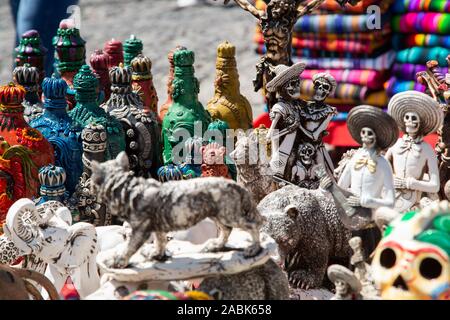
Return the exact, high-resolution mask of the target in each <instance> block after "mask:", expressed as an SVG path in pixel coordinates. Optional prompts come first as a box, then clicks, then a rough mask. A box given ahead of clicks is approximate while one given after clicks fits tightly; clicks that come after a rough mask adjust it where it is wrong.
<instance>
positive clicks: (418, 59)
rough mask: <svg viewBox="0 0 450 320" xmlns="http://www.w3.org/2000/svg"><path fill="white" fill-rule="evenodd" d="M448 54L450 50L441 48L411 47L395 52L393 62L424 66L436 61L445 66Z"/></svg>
mask: <svg viewBox="0 0 450 320" xmlns="http://www.w3.org/2000/svg"><path fill="white" fill-rule="evenodd" d="M449 22H450V21H449ZM449 54H450V49H446V48H441V47H433V48H423V47H413V48H408V49H404V50H402V51H399V52H397V57H396V59H395V61H396V62H401V63H413V64H425V63H427V61H429V60H437V61H438V62H439V65H446V64H447V60H446V58H447V56H448V55H449Z"/></svg>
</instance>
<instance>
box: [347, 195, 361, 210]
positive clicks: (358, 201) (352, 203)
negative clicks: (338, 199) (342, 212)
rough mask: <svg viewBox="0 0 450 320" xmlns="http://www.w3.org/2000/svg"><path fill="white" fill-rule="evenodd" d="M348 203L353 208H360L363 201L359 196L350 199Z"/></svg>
mask: <svg viewBox="0 0 450 320" xmlns="http://www.w3.org/2000/svg"><path fill="white" fill-rule="evenodd" d="M347 202H348V204H349V205H350V206H352V207H360V206H361V199H360V198H359V197H358V196H350V197H348V198H347Z"/></svg>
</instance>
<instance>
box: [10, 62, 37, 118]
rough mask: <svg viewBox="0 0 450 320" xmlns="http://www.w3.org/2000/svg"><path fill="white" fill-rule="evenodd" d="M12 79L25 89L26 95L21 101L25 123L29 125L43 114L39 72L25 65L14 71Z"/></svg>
mask: <svg viewBox="0 0 450 320" xmlns="http://www.w3.org/2000/svg"><path fill="white" fill-rule="evenodd" d="M13 77H14V81H15V82H16V83H17V84H19V85H21V86H22V87H24V88H25V91H26V93H25V99H24V101H23V106H24V108H25V110H24V112H23V116H24V118H25V121H26V122H28V123H30V121H31V120H33V119H35V118H36V117H39V116H40V115H41V114H42V112H43V110H42V101H41V98H40V86H39V83H40V82H41V81H42V79H40V78H39V70H38V69H37V68H36V67H32V66H31V65H29V64H28V63H25V64H23V65H22V66H20V67H16V68H15V69H14V71H13Z"/></svg>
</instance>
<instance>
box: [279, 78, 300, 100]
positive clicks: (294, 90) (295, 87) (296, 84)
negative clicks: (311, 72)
mask: <svg viewBox="0 0 450 320" xmlns="http://www.w3.org/2000/svg"><path fill="white" fill-rule="evenodd" d="M283 89H284V91H285V92H286V93H287V94H288V95H289V96H290V97H292V98H295V97H297V96H298V95H299V93H300V78H298V77H296V78H293V79H291V80H289V81H288V82H287V83H286V84H285V85H284V87H283Z"/></svg>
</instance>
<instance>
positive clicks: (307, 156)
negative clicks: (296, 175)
mask: <svg viewBox="0 0 450 320" xmlns="http://www.w3.org/2000/svg"><path fill="white" fill-rule="evenodd" d="M315 154H316V149H315V148H314V146H313V145H312V144H311V143H304V144H301V145H300V146H299V148H298V156H299V158H300V160H301V162H302V163H303V164H304V165H306V166H309V165H311V163H312V161H313V157H314V155H315Z"/></svg>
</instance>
